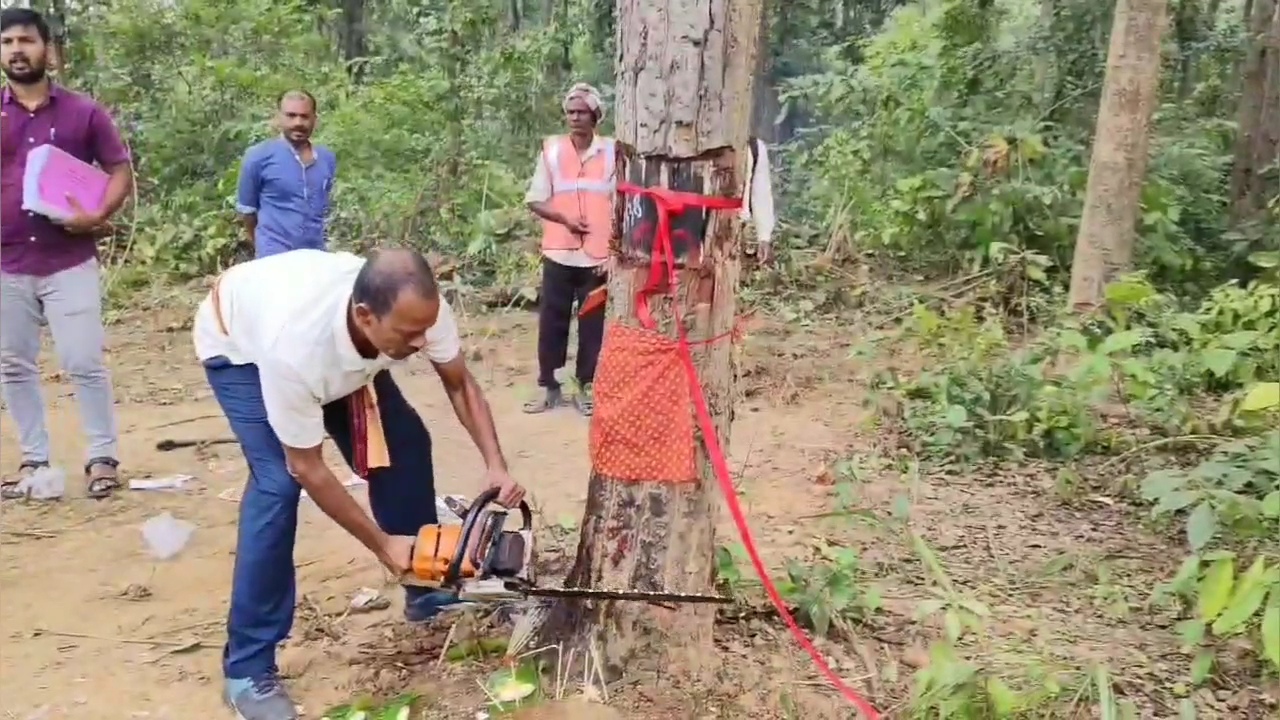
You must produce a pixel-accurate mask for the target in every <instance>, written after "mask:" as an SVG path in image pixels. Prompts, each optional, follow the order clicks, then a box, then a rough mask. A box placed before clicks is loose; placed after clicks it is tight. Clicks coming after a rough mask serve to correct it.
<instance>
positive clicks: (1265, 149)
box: [1231, 0, 1280, 222]
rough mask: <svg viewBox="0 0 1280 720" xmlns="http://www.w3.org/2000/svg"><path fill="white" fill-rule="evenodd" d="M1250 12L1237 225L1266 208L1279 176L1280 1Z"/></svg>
mask: <svg viewBox="0 0 1280 720" xmlns="http://www.w3.org/2000/svg"><path fill="white" fill-rule="evenodd" d="M1250 10H1251V16H1246V18H1245V22H1246V27H1247V28H1248V33H1247V37H1248V45H1247V47H1246V49H1245V59H1244V66H1243V73H1242V75H1243V79H1242V81H1241V86H1242V87H1241V93H1240V106H1239V109H1238V110H1237V123H1236V146H1235V163H1234V165H1233V166H1232V171H1231V200H1232V206H1231V210H1232V213H1231V214H1232V219H1233V220H1234V221H1236V222H1239V221H1242V220H1248V219H1250V218H1251V217H1253V216H1254V215H1256V214H1257V213H1258V212H1259V211H1261V210H1263V209H1264V208H1265V207H1266V205H1267V201H1268V200H1269V199H1270V198H1271V197H1273V196H1274V195H1275V193H1276V190H1275V188H1276V176H1277V175H1280V171H1278V170H1276V169H1275V168H1274V165H1275V164H1276V161H1277V160H1278V159H1280V0H1255V1H1254V3H1253V6H1252V8H1250ZM1269 178H1270V182H1268V179H1269Z"/></svg>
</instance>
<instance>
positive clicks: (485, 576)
mask: <svg viewBox="0 0 1280 720" xmlns="http://www.w3.org/2000/svg"><path fill="white" fill-rule="evenodd" d="M497 498H498V491H497V489H494V488H491V489H488V490H485V491H484V492H483V493H481V494H480V495H479V496H478V497H477V498H476V499H475V500H474V501H473V502H472V503H471V505H470V506H469V507H468V506H464V505H463V504H462V503H461V502H459V501H458V500H456V499H454V498H444V501H445V504H446V506H447V507H448V508H449V509H450V510H451V511H453V512H454V514H456V515H458V517H460V518H462V524H460V525H457V524H446V523H437V524H435V525H425V526H423V527H422V528H421V529H420V530H419V531H418V535H417V539H416V540H415V542H414V545H413V551H412V555H411V558H412V560H411V562H410V569H409V572H407V573H406V574H405V575H404V576H403V577H402V578H401V580H400V582H401V584H403V585H410V586H416V587H430V588H435V589H438V590H442V591H445V592H449V593H453V594H454V595H455V596H457V598H458V599H459V600H464V601H473V602H474V601H479V602H493V601H499V600H507V599H515V598H521V597H530V596H532V597H552V598H555V597H563V598H591V599H596V600H624V601H636V602H649V603H664V602H666V603H728V602H732V600H731V599H730V598H726V597H722V596H720V595H711V594H698V593H670V592H655V591H648V590H599V589H593V588H551V587H539V586H538V584H537V581H536V578H535V577H534V575H535V571H534V564H533V557H534V551H535V543H534V536H533V512H532V511H531V510H530V509H529V505H528V504H527V503H525V502H521V503H520V506H519V508H518V511H519V513H520V526H519V528H517V529H508V528H507V527H506V523H507V519H508V518H507V516H508V515H509V514H510V512H511V511H509V510H507V509H506V508H502V507H500V506H495V507H493V508H490V505H492V504H493V503H494V501H495V500H497Z"/></svg>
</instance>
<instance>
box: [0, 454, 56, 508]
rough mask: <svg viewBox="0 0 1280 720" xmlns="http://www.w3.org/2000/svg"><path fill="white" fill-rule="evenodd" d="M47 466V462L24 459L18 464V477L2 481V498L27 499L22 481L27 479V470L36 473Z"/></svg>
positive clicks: (0, 494) (0, 485)
mask: <svg viewBox="0 0 1280 720" xmlns="http://www.w3.org/2000/svg"><path fill="white" fill-rule="evenodd" d="M47 467H49V463H47V462H35V461H32V460H27V461H24V462H23V463H22V464H21V465H19V466H18V478H17V479H16V480H3V481H0V500H25V499H26V498H27V491H26V490H25V489H23V488H22V481H23V480H25V479H27V475H28V473H27V471H28V470H30V471H31V472H33V473H34V472H35V471H37V470H39V469H41V468H47Z"/></svg>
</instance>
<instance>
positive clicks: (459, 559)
mask: <svg viewBox="0 0 1280 720" xmlns="http://www.w3.org/2000/svg"><path fill="white" fill-rule="evenodd" d="M497 499H498V488H489V489H487V490H485V491H484V492H482V493H480V494H479V495H477V496H476V499H475V500H473V501H472V503H471V507H469V508H467V514H466V517H464V518H462V534H461V536H460V537H459V538H458V550H457V552H455V553H454V556H453V559H452V560H450V561H449V569H448V570H446V571H445V574H444V581H443V584H444V585H453V584H455V583H457V582H458V580H460V579H461V577H462V563H463V561H464V560H466V557H467V548H468V547H470V546H471V533H473V532H475V529H476V525H477V524H479V521H480V516H481V515H482V514H483V512H484V509H485V508H487V507H489V505H490V503H492V502H494V501H495V500H497ZM520 520H521V523H522V524H523V527H522V528H521V529H522V530H533V510H532V509H531V508H530V507H529V503H527V502H525V501H523V500H521V501H520ZM477 567H478V566H477Z"/></svg>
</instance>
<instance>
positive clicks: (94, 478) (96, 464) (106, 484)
mask: <svg viewBox="0 0 1280 720" xmlns="http://www.w3.org/2000/svg"><path fill="white" fill-rule="evenodd" d="M119 467H120V463H119V461H117V460H116V459H115V458H109V457H97V458H94V459H92V460H90V461H89V462H87V463H85V466H84V477H85V480H86V481H87V482H88V489H87V494H88V496H89V497H91V498H93V499H94V500H102V499H103V498H108V497H111V494H112V493H114V492H115V491H116V490H119V489H120V488H121V487H122V485H121V483H120V473H119V472H118V471H117V468H119Z"/></svg>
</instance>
